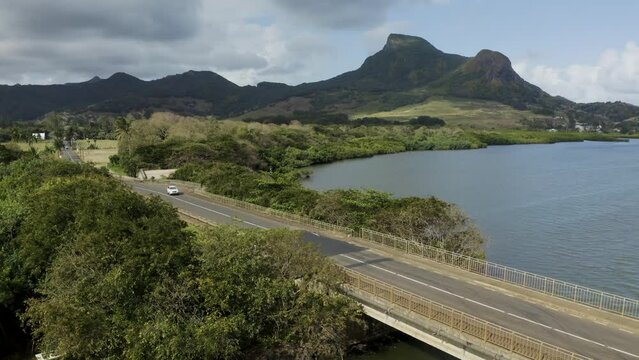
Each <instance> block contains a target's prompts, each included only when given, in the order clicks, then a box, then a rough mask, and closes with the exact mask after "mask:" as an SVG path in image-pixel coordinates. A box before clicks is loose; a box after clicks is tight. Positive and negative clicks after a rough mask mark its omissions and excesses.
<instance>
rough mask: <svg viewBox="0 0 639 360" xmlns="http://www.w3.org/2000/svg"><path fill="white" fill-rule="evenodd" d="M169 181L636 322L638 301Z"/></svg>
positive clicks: (222, 200)
mask: <svg viewBox="0 0 639 360" xmlns="http://www.w3.org/2000/svg"><path fill="white" fill-rule="evenodd" d="M169 181H170V182H171V183H174V184H177V185H181V186H183V187H185V188H190V189H192V190H193V191H194V192H195V193H197V194H199V195H202V196H205V197H208V198H210V199H212V200H213V201H216V202H219V203H222V204H227V205H232V206H235V207H239V208H243V209H248V210H253V211H257V212H261V213H265V214H269V215H272V216H275V217H278V218H280V219H284V220H286V221H289V222H292V223H295V224H303V225H309V226H313V227H315V228H317V229H321V230H326V231H333V232H337V233H341V234H344V235H346V236H350V237H354V236H356V235H357V236H358V237H359V238H361V239H362V240H366V241H370V242H374V243H376V244H380V245H383V246H386V247H390V248H393V249H396V250H400V251H402V252H405V253H406V254H410V255H416V256H420V257H423V258H425V259H428V260H432V261H435V262H438V263H441V264H446V265H450V266H453V267H456V268H458V269H461V270H466V271H469V272H472V273H474V274H478V275H481V276H485V277H488V278H491V279H495V280H499V281H503V282H506V283H509V284H513V285H517V286H521V287H523V288H526V289H529V290H534V291H537V292H541V293H543V294H545V295H548V296H552V297H557V298H561V299H564V300H568V301H572V302H575V303H579V304H582V305H586V306H590V307H593V308H596V309H600V310H604V311H608V312H611V313H615V314H618V315H621V316H624V317H628V318H633V319H639V300H635V299H630V298H626V297H623V296H619V295H615V294H611V293H607V292H603V291H600V290H595V289H591V288H587V287H584V286H580V285H576V284H572V283H569V282H565V281H561V280H557V279H553V278H550V277H546V276H542V275H538V274H534V273H529V272H526V271H523V270H519V269H515V268H512V267H508V266H505V265H500V264H496V263H493V262H490V261H486V260H481V259H476V258H473V257H471V256H468V255H463V254H459V253H455V252H452V251H448V250H444V249H441V248H437V247H434V246H430V245H425V244H421V243H419V242H416V241H412V240H408V239H404V238H401V237H398V236H394V235H390V234H385V233H381V232H378V231H374V230H369V229H360V231H359V234H356V231H355V230H353V229H351V228H348V227H345V226H339V225H333V224H329V223H326V222H323V221H319V220H314V219H311V218H308V217H305V216H301V215H297V214H291V213H287V212H285V211H281V210H275V209H271V208H267V207H264V206H260V205H255V204H252V203H249V202H246V201H241V200H236V199H232V198H228V197H225V196H221V195H216V194H212V193H209V192H206V191H205V190H204V188H203V187H202V185H200V184H197V183H193V182H188V181H181V180H169Z"/></svg>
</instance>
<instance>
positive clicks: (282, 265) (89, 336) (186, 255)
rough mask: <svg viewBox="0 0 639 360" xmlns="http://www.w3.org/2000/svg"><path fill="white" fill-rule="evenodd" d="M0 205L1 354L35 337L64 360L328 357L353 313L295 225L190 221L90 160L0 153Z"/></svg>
mask: <svg viewBox="0 0 639 360" xmlns="http://www.w3.org/2000/svg"><path fill="white" fill-rule="evenodd" d="M0 212H1V216H0V219H1V220H0V249H2V251H0V314H1V315H2V316H1V317H0V326H1V328H2V329H3V331H2V333H0V340H1V342H2V344H11V345H12V346H14V347H13V348H10V347H5V346H2V348H0V356H2V357H6V356H9V354H10V352H11V351H20V350H25V349H27V350H28V349H29V345H28V342H29V339H30V337H32V339H33V340H34V341H35V342H36V348H37V349H39V350H40V351H52V352H53V353H55V354H63V355H64V357H65V358H70V359H81V358H104V359H202V358H205V359H234V358H283V359H287V358H291V359H292V358H299V357H303V358H317V359H333V358H339V357H341V356H343V354H344V352H345V351H346V350H347V345H348V343H349V336H348V334H349V333H350V331H349V330H352V329H354V328H359V327H361V326H362V320H361V314H360V310H359V307H358V306H357V305H356V304H355V303H354V302H353V301H351V300H350V299H349V298H347V297H345V296H343V295H340V294H339V292H338V291H339V284H340V281H341V280H340V279H341V276H340V272H339V271H338V270H337V269H336V267H335V266H334V265H333V264H332V263H331V262H330V260H328V259H326V258H324V257H323V256H321V255H320V254H319V253H318V252H317V251H316V250H315V249H314V248H312V247H311V246H310V245H308V244H305V243H303V242H302V241H301V240H300V238H299V233H297V232H292V231H287V230H272V231H257V230H243V229H242V230H240V229H237V228H230V227H219V228H212V229H209V230H206V231H198V232H196V233H194V232H193V231H191V230H188V229H187V228H186V227H185V223H183V222H182V221H180V220H179V218H178V216H177V213H176V210H175V209H174V208H172V207H171V206H170V205H169V204H168V203H166V202H164V201H162V200H160V199H159V198H157V197H154V198H145V197H142V196H140V195H136V194H134V193H132V192H131V191H130V190H129V189H128V188H127V187H126V186H125V185H123V184H121V183H120V182H118V181H117V180H115V179H113V178H111V177H109V176H108V175H107V174H106V173H105V172H104V170H98V169H95V168H94V167H91V166H89V165H77V164H72V163H68V162H63V161H55V160H46V159H26V158H25V159H20V160H16V161H13V162H12V163H10V164H8V165H0ZM20 320H23V321H24V323H23V324H24V327H23V328H22V330H23V331H21V330H20V329H21V327H20V323H21V321H20Z"/></svg>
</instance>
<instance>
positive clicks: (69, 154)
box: [60, 142, 81, 163]
mask: <svg viewBox="0 0 639 360" xmlns="http://www.w3.org/2000/svg"><path fill="white" fill-rule="evenodd" d="M60 152H61V153H62V157H63V158H65V159H67V160H70V161H73V162H77V163H79V162H80V161H81V160H80V157H79V156H78V154H76V153H75V151H73V150H71V145H69V143H68V142H65V143H64V147H63V148H62V149H61V150H60Z"/></svg>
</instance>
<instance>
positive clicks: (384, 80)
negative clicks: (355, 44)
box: [302, 34, 467, 91]
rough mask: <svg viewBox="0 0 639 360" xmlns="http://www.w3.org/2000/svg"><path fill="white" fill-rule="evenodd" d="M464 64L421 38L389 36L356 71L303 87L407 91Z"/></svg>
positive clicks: (462, 60) (463, 58) (464, 59)
mask: <svg viewBox="0 0 639 360" xmlns="http://www.w3.org/2000/svg"><path fill="white" fill-rule="evenodd" d="M466 60H467V59H466V58H465V57H463V56H460V55H454V54H446V53H444V52H442V51H441V50H438V49H437V48H435V47H434V46H433V45H432V44H430V43H429V42H428V41H426V40H424V39H422V38H419V37H416V36H408V35H400V34H390V35H389V36H388V40H387V41H386V45H385V46H384V48H383V49H382V50H381V51H379V52H377V53H376V54H374V55H372V56H370V57H368V58H367V59H366V60H365V61H364V63H363V64H362V66H361V67H360V68H359V69H357V70H354V71H350V72H347V73H344V74H342V75H339V76H337V77H334V78H332V79H329V80H326V81H322V82H319V83H314V84H308V85H306V87H310V88H311V89H314V90H321V89H326V90H330V89H335V88H347V89H356V90H363V91H375V90H379V91H391V90H406V89H411V88H415V87H420V86H424V85H426V84H428V83H430V82H432V81H433V80H436V79H439V78H440V77H441V76H442V75H443V74H446V73H448V72H450V71H453V70H454V69H456V68H458V67H459V66H460V65H462V64H463V63H464V62H465V61H466ZM303 87H304V86H302V88H303Z"/></svg>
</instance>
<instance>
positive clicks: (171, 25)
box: [0, 0, 639, 105]
mask: <svg viewBox="0 0 639 360" xmlns="http://www.w3.org/2000/svg"><path fill="white" fill-rule="evenodd" d="M637 14H639V1H635V0H608V1H605V0H588V1H577V0H559V1H558V0H555V1H552V0H536V1H523V0H250V1H249V0H179V1H178V0H102V1H90V0H89V1H87V0H2V1H1V2H0V83H2V84H16V83H20V84H53V83H66V82H78V81H85V80H88V79H90V78H92V77H93V76H96V75H97V76H100V77H103V78H104V77H108V76H110V75H111V74H113V73H115V72H127V73H129V74H131V75H134V76H137V77H139V78H142V79H147V80H149V79H156V78H161V77H164V76H166V75H171V74H177V73H182V72H185V71H187V70H211V71H215V72H217V73H219V74H221V75H222V76H225V77H226V78H228V79H229V80H231V81H233V82H235V83H237V84H239V85H247V84H256V83H258V82H260V81H276V82H285V83H288V84H299V83H302V82H311V81H317V80H322V79H326V78H330V77H333V76H336V75H338V74H340V73H343V72H346V71H349V70H353V69H356V68H357V67H359V66H360V65H361V63H362V62H363V61H364V59H365V58H366V57H367V56H370V55H372V54H374V53H375V52H376V51H379V50H380V49H381V48H382V47H383V45H384V42H385V41H386V37H387V36H388V34H389V33H403V34H409V35H415V36H420V37H423V38H425V39H426V40H428V41H429V42H431V43H432V44H433V45H435V46H436V47H437V48H439V49H441V50H443V51H445V52H449V53H456V54H461V55H465V56H473V55H475V54H476V53H477V52H478V51H479V50H481V49H491V50H497V51H500V52H502V53H504V54H505V55H506V56H508V57H509V58H510V59H511V62H512V64H513V67H514V68H515V70H516V71H517V72H518V73H519V74H520V75H521V76H522V77H523V78H524V79H526V80H528V81H529V82H531V83H533V84H535V85H538V86H540V87H541V88H542V89H544V90H545V91H547V92H549V93H550V94H552V95H561V96H564V97H566V98H569V99H571V100H574V101H580V102H592V101H615V100H621V101H626V102H629V103H633V104H636V105H639V26H637Z"/></svg>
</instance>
